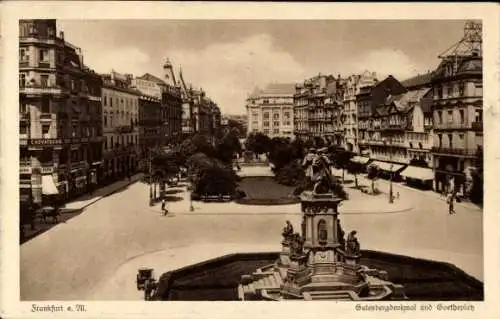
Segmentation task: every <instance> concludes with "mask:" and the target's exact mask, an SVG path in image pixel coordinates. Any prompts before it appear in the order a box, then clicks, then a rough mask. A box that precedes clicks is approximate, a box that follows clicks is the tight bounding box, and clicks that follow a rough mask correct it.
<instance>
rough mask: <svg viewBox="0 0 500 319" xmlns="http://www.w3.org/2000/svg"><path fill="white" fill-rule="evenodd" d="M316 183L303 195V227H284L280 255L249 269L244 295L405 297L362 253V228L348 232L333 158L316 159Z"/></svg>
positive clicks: (281, 297) (272, 297) (280, 297)
mask: <svg viewBox="0 0 500 319" xmlns="http://www.w3.org/2000/svg"><path fill="white" fill-rule="evenodd" d="M312 165H313V166H314V167H313V171H314V172H315V173H316V174H314V179H313V182H314V188H313V189H312V190H307V191H304V192H303V193H302V194H301V196H300V198H301V210H302V223H301V233H300V234H299V233H294V230H293V226H292V225H291V223H290V222H289V221H287V222H286V226H285V228H284V229H283V232H282V236H283V241H282V250H281V253H280V258H279V260H278V261H277V262H276V263H275V264H272V265H268V266H265V267H262V268H260V269H257V270H256V272H254V273H253V274H251V275H244V276H243V277H242V283H241V284H240V285H239V287H238V294H239V299H240V300H284V299H302V300H325V299H327V300H328V299H330V300H358V301H368V300H390V299H398V300H401V299H405V294H404V289H403V287H402V286H401V285H395V284H393V283H391V282H389V281H388V279H387V273H386V272H385V271H378V270H376V269H369V268H368V267H366V266H363V265H361V264H360V263H359V260H360V257H361V250H360V243H359V241H358V239H357V237H356V235H357V232H356V231H351V232H350V233H349V235H348V236H347V240H346V239H345V238H344V231H343V230H342V227H341V224H340V220H339V211H338V206H339V203H340V202H341V201H342V199H340V198H339V197H338V196H336V194H334V189H335V187H334V185H333V183H335V181H334V179H333V177H332V176H331V174H330V170H329V165H328V162H327V161H326V160H325V159H324V158H323V156H317V157H316V158H315V160H314V162H313V164H312Z"/></svg>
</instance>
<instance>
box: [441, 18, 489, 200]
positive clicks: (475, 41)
mask: <svg viewBox="0 0 500 319" xmlns="http://www.w3.org/2000/svg"><path fill="white" fill-rule="evenodd" d="M467 27H468V26H466V34H465V38H464V40H465V41H461V42H460V43H459V44H460V45H464V44H465V45H466V48H464V50H455V51H454V52H452V53H450V54H448V55H444V56H442V62H441V64H440V65H439V67H438V68H437V69H436V71H435V72H434V76H433V79H432V85H433V92H434V95H433V97H434V99H433V104H432V108H433V115H434V134H433V135H434V144H433V148H432V153H433V155H434V168H435V172H436V176H435V184H436V189H437V190H438V191H449V190H452V189H454V190H455V191H457V192H458V193H459V194H464V193H466V189H465V188H466V172H467V170H469V169H475V168H477V167H480V166H482V152H483V111H482V106H483V82H482V71H483V68H482V54H481V35H480V32H481V30H480V26H479V34H477V30H475V31H476V32H474V30H472V31H470V30H469V34H468V33H467V31H468V30H467ZM470 27H471V28H472V29H473V28H477V26H475V25H472V26H470ZM457 49H458V48H457Z"/></svg>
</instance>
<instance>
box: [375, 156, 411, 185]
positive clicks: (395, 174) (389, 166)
mask: <svg viewBox="0 0 500 319" xmlns="http://www.w3.org/2000/svg"><path fill="white" fill-rule="evenodd" d="M372 164H374V165H376V166H377V167H378V168H379V177H380V178H383V179H387V180H391V179H392V181H393V182H400V181H401V180H402V178H401V175H400V172H401V171H402V170H403V168H404V165H402V164H396V163H389V162H381V161H373V162H372Z"/></svg>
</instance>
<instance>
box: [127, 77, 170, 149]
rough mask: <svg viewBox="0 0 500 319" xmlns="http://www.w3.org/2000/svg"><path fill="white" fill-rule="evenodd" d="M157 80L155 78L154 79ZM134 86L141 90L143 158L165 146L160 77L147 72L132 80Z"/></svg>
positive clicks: (140, 121)
mask: <svg viewBox="0 0 500 319" xmlns="http://www.w3.org/2000/svg"><path fill="white" fill-rule="evenodd" d="M153 78H154V79H156V80H154V79H153ZM132 87H133V88H135V89H136V90H138V91H139V92H141V96H140V97H139V147H140V154H141V158H146V157H148V156H149V151H150V150H152V149H159V148H161V147H162V146H163V144H162V143H163V138H162V135H161V127H162V122H161V92H162V88H161V86H160V85H158V78H156V77H154V76H153V75H151V74H149V73H146V74H144V75H143V76H141V77H136V78H135V79H133V80H132Z"/></svg>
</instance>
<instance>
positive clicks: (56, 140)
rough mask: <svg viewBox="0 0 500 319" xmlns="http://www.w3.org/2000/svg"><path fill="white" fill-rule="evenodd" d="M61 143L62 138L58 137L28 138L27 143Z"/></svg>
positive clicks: (41, 144) (40, 144)
mask: <svg viewBox="0 0 500 319" xmlns="http://www.w3.org/2000/svg"><path fill="white" fill-rule="evenodd" d="M62 143H63V140H62V139H60V138H37V139H31V140H29V145H33V146H45V145H58V144H62Z"/></svg>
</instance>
